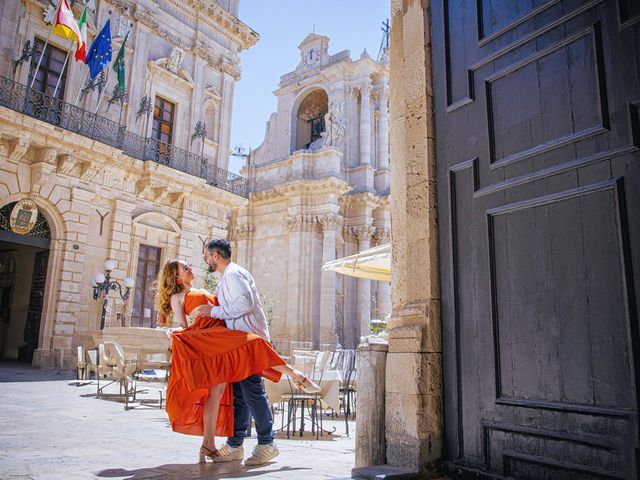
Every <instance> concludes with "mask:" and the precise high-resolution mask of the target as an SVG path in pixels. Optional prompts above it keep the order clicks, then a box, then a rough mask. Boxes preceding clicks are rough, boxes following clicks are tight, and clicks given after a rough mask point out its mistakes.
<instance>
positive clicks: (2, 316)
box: [0, 200, 52, 363]
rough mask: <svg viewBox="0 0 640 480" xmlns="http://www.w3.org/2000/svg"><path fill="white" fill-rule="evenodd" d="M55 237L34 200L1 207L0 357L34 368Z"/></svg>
mask: <svg viewBox="0 0 640 480" xmlns="http://www.w3.org/2000/svg"><path fill="white" fill-rule="evenodd" d="M12 217H13V221H12ZM25 219H26V220H25ZM30 219H33V221H30ZM51 237H52V235H51V228H50V225H49V222H48V220H47V218H46V217H45V215H44V214H43V212H42V209H41V207H39V205H37V204H36V203H35V202H34V201H33V200H30V201H29V200H27V201H25V202H20V201H13V202H8V203H5V204H4V205H3V206H2V207H0V358H4V359H14V360H16V359H17V360H20V361H24V362H28V363H31V362H32V361H33V357H34V353H35V351H36V350H37V349H38V347H39V346H40V345H41V336H42V335H41V333H42V330H43V329H42V328H41V325H42V319H43V312H44V310H45V308H44V307H45V305H46V303H45V297H46V293H47V281H48V278H47V277H48V275H47V273H48V271H49V257H50V247H51Z"/></svg>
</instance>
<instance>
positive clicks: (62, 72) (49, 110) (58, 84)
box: [44, 2, 71, 120]
mask: <svg viewBox="0 0 640 480" xmlns="http://www.w3.org/2000/svg"><path fill="white" fill-rule="evenodd" d="M60 3H62V2H60ZM70 54H71V50H69V51H68V52H67V56H66V57H65V59H64V63H63V64H62V70H61V71H60V75H59V76H58V81H57V82H56V88H55V89H54V90H53V95H51V100H50V101H49V108H47V115H46V116H45V117H44V118H45V120H48V119H49V112H51V105H53V102H54V101H55V100H56V93H58V87H59V86H60V81H61V80H62V75H64V69H65V68H66V67H67V62H68V61H69V55H70ZM60 114H61V115H62V112H60Z"/></svg>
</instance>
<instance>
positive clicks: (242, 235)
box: [235, 224, 254, 268]
mask: <svg viewBox="0 0 640 480" xmlns="http://www.w3.org/2000/svg"><path fill="white" fill-rule="evenodd" d="M253 231H254V227H253V225H249V224H245V225H238V226H236V227H235V235H236V240H237V242H238V243H237V245H238V249H237V250H238V255H237V257H236V263H238V265H242V266H243V267H245V268H250V265H249V256H250V255H249V253H250V252H249V243H250V239H251V236H252V235H253Z"/></svg>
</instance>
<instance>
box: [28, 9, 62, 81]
mask: <svg viewBox="0 0 640 480" xmlns="http://www.w3.org/2000/svg"><path fill="white" fill-rule="evenodd" d="M61 6H62V0H60V2H59V3H58V8H57V9H56V14H55V16H54V19H53V25H51V30H49V35H47V40H46V41H45V42H44V47H43V49H42V53H41V54H40V60H38V65H37V66H36V71H35V72H33V78H32V79H31V84H30V85H29V89H32V88H33V84H34V83H35V81H36V75H37V74H38V70H40V64H41V63H42V58H43V57H44V52H45V51H46V50H47V45H49V40H50V39H51V34H52V33H53V28H54V27H55V26H56V22H57V21H58V13H60V7H61Z"/></svg>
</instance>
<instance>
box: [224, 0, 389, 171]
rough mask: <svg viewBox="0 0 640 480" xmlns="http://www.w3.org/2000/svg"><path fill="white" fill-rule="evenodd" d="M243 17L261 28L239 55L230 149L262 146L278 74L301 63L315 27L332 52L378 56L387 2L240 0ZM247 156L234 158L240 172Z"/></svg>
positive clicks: (273, 107) (233, 168)
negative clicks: (302, 51) (303, 48)
mask: <svg viewBox="0 0 640 480" xmlns="http://www.w3.org/2000/svg"><path fill="white" fill-rule="evenodd" d="M239 10H240V11H239V14H238V16H239V18H240V20H241V21H243V22H244V23H246V24H247V25H248V26H249V27H251V28H252V29H253V30H255V31H256V32H258V34H259V35H260V40H259V41H258V43H257V44H256V45H254V46H253V47H251V48H250V49H249V50H245V51H244V52H242V53H241V54H240V62H241V67H242V77H241V79H240V81H239V82H237V83H236V87H235V94H234V98H233V113H232V115H233V118H232V123H231V147H232V148H233V147H235V146H237V145H242V146H243V147H244V148H245V150H248V148H249V147H252V148H256V147H258V146H259V145H260V144H261V143H262V140H263V138H264V133H265V129H266V123H267V120H268V119H269V115H271V113H272V112H275V111H276V108H277V102H276V96H275V95H274V94H273V91H274V90H276V89H277V88H278V83H279V82H280V76H281V75H284V74H285V73H289V72H291V71H293V70H294V69H295V67H296V65H298V63H299V61H300V51H299V50H298V45H299V44H300V43H301V42H302V40H304V38H305V37H306V36H307V35H308V34H309V33H311V32H313V30H314V25H315V33H317V34H318V35H325V36H327V37H329V54H330V55H333V54H335V53H338V52H340V51H342V50H349V51H350V52H351V58H352V59H354V60H356V59H358V58H360V54H361V53H362V51H363V50H364V48H365V47H366V49H367V52H368V53H369V55H370V56H371V57H372V58H373V59H375V58H376V56H377V55H378V50H379V49H380V42H381V41H382V30H381V27H382V22H384V21H385V20H387V19H388V18H389V0H321V1H319V0H240V9H239ZM243 163H244V159H243V158H237V157H231V159H230V161H229V170H231V171H232V172H234V173H237V172H238V170H239V169H240V167H241V166H242V165H243Z"/></svg>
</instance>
